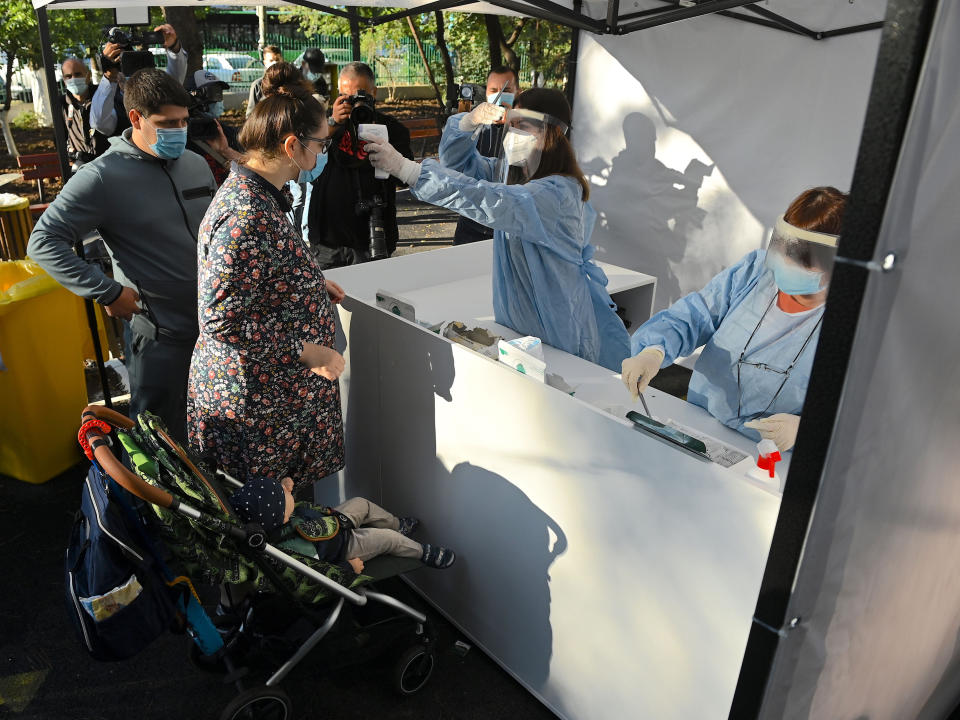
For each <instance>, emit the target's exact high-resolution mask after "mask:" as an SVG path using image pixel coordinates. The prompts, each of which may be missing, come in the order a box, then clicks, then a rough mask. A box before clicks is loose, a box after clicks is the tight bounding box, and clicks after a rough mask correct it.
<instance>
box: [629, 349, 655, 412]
mask: <svg viewBox="0 0 960 720" xmlns="http://www.w3.org/2000/svg"><path fill="white" fill-rule="evenodd" d="M662 362H663V350H661V349H660V348H656V347H647V348H644V349H643V350H641V351H640V352H639V353H637V354H636V355H634V356H633V357H630V358H627V359H626V360H624V361H623V365H622V366H621V371H620V377H621V378H623V384H624V385H626V386H627V390H629V391H630V397H632V398H633V399H634V400H637V399H638V398H639V397H640V393H642V392H643V391H644V390H646V389H647V385H649V384H650V381H651V380H653V378H654V377H655V376H656V374H657V373H658V372H660V363H662Z"/></svg>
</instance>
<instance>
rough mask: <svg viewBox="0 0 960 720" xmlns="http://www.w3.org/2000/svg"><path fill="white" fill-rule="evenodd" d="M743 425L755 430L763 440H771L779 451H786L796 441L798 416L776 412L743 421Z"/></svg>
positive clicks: (798, 425) (798, 423) (798, 424)
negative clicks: (768, 415)
mask: <svg viewBox="0 0 960 720" xmlns="http://www.w3.org/2000/svg"><path fill="white" fill-rule="evenodd" d="M743 426H744V427H748V428H750V429H751V430H756V431H757V432H758V433H760V437H762V438H764V439H765V440H773V441H774V442H775V443H776V444H777V449H778V450H779V451H780V452H786V451H787V450H789V449H790V448H792V447H793V445H794V443H795V442H797V428H798V427H800V416H799V415H791V414H789V413H777V414H776V415H771V416H770V417H765V418H759V419H757V420H751V421H750V422H745V423H744V424H743Z"/></svg>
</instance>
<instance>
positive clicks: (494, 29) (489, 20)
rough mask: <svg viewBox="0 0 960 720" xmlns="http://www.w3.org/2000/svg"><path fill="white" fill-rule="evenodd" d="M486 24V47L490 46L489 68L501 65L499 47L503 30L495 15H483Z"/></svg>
mask: <svg viewBox="0 0 960 720" xmlns="http://www.w3.org/2000/svg"><path fill="white" fill-rule="evenodd" d="M483 20H484V22H485V23H486V24H487V45H489V46H490V67H497V66H498V65H503V55H502V54H501V52H500V46H501V45H502V40H503V28H501V27H500V18H498V17H497V16H496V15H484V16H483Z"/></svg>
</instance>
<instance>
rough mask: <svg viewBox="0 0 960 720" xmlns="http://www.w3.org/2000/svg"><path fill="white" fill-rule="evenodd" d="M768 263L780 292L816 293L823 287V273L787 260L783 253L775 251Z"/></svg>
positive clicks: (788, 293)
mask: <svg viewBox="0 0 960 720" xmlns="http://www.w3.org/2000/svg"><path fill="white" fill-rule="evenodd" d="M767 265H768V267H769V268H770V269H771V270H773V281H774V282H775V283H776V284H777V287H778V288H779V289H780V292H782V293H785V294H787V295H815V294H816V293H818V292H820V291H821V290H822V289H823V288H822V287H821V285H822V284H823V273H822V272H818V271H817V270H807V269H806V268H804V267H801V266H800V265H797V264H795V263H791V262H787V260H785V259H784V257H783V256H782V255H780V254H779V253H774V254H771V255H768V256H767Z"/></svg>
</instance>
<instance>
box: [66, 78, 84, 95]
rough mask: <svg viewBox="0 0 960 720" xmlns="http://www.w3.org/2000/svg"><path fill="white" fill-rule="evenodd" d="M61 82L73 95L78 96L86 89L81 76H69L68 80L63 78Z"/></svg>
mask: <svg viewBox="0 0 960 720" xmlns="http://www.w3.org/2000/svg"><path fill="white" fill-rule="evenodd" d="M63 84H64V85H66V86H67V90H69V91H70V94H71V95H73V96H74V97H80V96H81V95H83V94H84V93H85V92H86V91H87V81H86V80H84V79H83V78H70V79H69V80H64V81H63Z"/></svg>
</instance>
